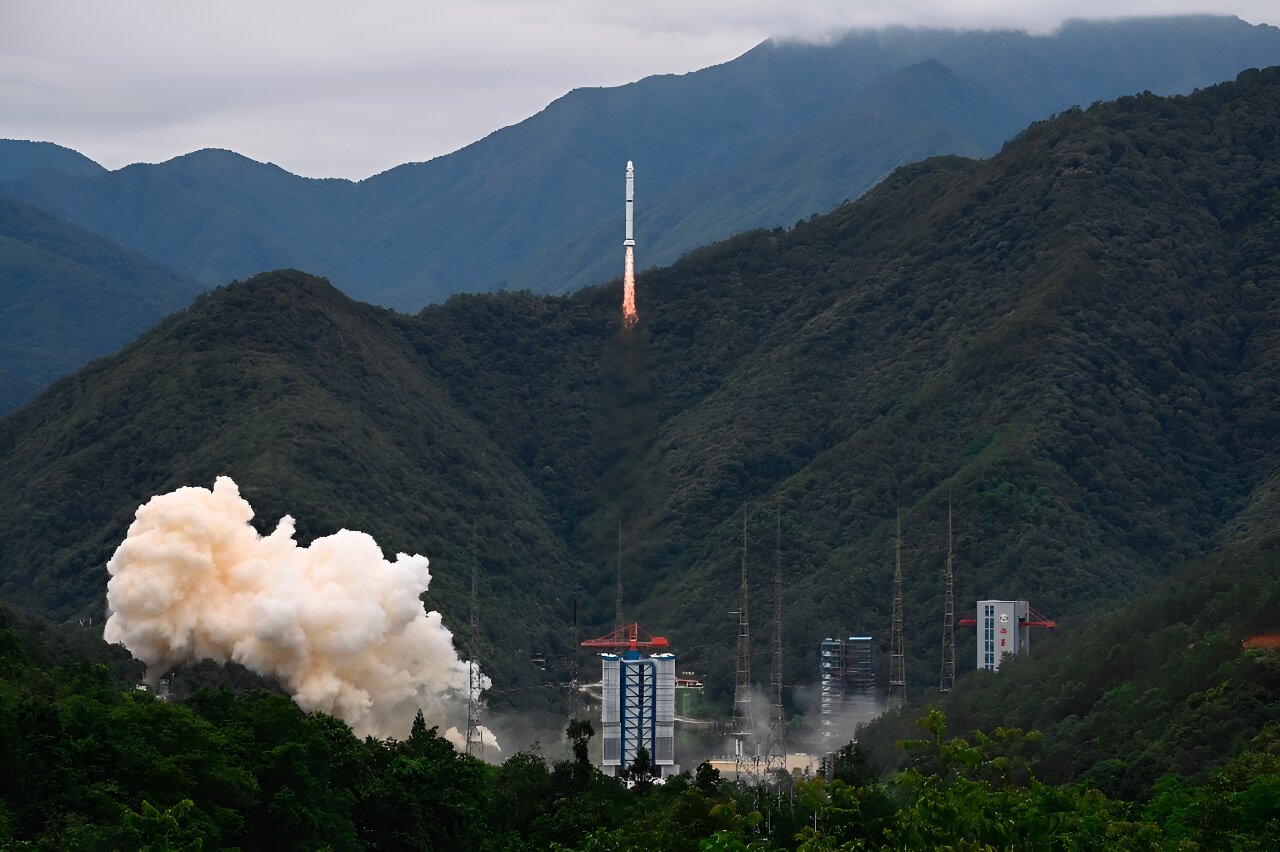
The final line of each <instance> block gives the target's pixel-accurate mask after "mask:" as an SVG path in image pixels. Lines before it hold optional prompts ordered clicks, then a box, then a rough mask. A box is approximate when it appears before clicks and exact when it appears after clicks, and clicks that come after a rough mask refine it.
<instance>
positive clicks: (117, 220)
mask: <svg viewBox="0 0 1280 852" xmlns="http://www.w3.org/2000/svg"><path fill="white" fill-rule="evenodd" d="M929 59H934V60H937V61H939V62H941V63H942V64H943V65H945V66H947V67H948V68H950V69H952V71H953V73H954V74H956V75H957V76H958V77H960V78H962V79H964V80H966V81H967V84H968V85H969V86H971V87H975V88H976V90H978V91H981V92H983V93H985V97H986V100H987V101H989V102H990V103H991V104H997V105H1000V106H1001V107H1002V113H1003V118H1002V121H1001V126H1003V127H1006V128H1007V131H1006V133H1005V136H1006V137H1007V135H1008V134H1011V133H1012V132H1013V131H1015V130H1016V129H1017V128H1019V127H1022V126H1024V125H1025V124H1026V123H1027V122H1028V121H1030V120H1032V119H1035V118H1042V117H1045V116H1047V115H1049V114H1051V113H1053V112H1056V111H1059V110H1061V109H1065V108H1067V107H1068V106H1070V105H1071V104H1073V103H1088V102H1090V101H1092V100H1096V99H1100V98H1105V97H1113V96H1117V95H1121V94H1127V93H1132V92H1135V91H1139V90H1141V89H1144V88H1145V89H1152V90H1154V91H1156V92H1157V93H1160V94H1164V93H1168V92H1171V91H1175V90H1177V89H1186V88H1190V87H1194V86H1196V85H1206V84H1209V83H1214V82H1218V81H1219V80H1221V79H1224V78H1227V77H1230V76H1233V75H1234V74H1235V73H1236V72H1238V71H1239V70H1241V68H1243V67H1247V66H1249V65H1267V64H1273V63H1274V62H1275V61H1280V30H1275V28H1271V27H1265V26H1259V27H1254V26H1251V25H1248V24H1245V23H1244V22H1242V21H1239V20H1238V19H1233V18H1221V17H1217V18H1216V17H1212V16H1199V17H1197V16H1188V17H1184V18H1179V19H1143V20H1134V21H1125V22H1118V23H1117V22H1112V23H1098V22H1094V23H1089V24H1083V23H1081V24H1073V25H1071V26H1068V27H1064V28H1063V29H1062V30H1061V31H1060V32H1059V33H1058V34H1056V35H1053V36H1030V35H1027V34H1025V33H1016V32H1010V33H999V32H996V33H991V32H954V31H941V30H906V29H894V30H885V31H876V32H870V33H868V32H858V33H852V34H849V35H847V36H845V37H844V38H842V39H840V40H838V41H836V42H834V43H833V44H831V45H828V46H825V47H815V46H811V45H796V44H791V43H783V42H773V41H770V42H765V43H763V44H761V45H759V46H757V47H756V48H753V49H752V50H751V51H748V52H747V53H746V54H744V55H743V56H741V57H739V58H738V59H735V60H731V61H729V62H726V63H722V64H721V65H717V66H712V67H710V68H707V69H702V70H700V71H697V72H690V73H689V74H684V75H659V76H655V77H649V78H645V79H644V80H640V81H636V82H634V83H630V84H627V85H624V86H621V87H616V88H609V89H578V90H574V91H573V92H570V93H568V94H566V95H565V96H563V97H561V98H559V99H557V100H556V101H554V102H552V104H550V105H549V106H548V107H547V108H546V109H544V110H542V111H540V112H539V113H538V114H536V115H534V116H531V117H530V118H528V119H526V120H525V121H523V122H520V123H517V124H515V125H512V126H510V127H507V128H503V129H501V130H497V131H494V132H493V133H491V134H489V135H488V136H486V137H485V138H484V139H481V140H478V141H477V142H475V143H472V144H471V145H468V146H466V147H464V148H462V149H460V150H459V151H457V152H454V153H453V154H449V155H445V156H442V157H437V158H433V159H431V160H428V161H426V162H424V163H419V164H406V165H402V166H399V167H396V168H393V169H390V170H388V171H386V172H382V173H380V174H378V175H374V176H371V177H369V178H367V179H365V180H363V181H360V182H359V183H348V182H334V183H328V182H326V181H324V180H321V181H320V182H319V183H314V179H303V178H296V177H294V176H290V178H288V179H284V180H282V181H281V180H276V181H273V182H271V183H269V184H268V185H267V186H264V187H261V188H260V189H258V190H255V192H257V193H258V195H259V196H260V197H258V198H256V199H255V200H253V201H252V202H250V201H249V200H248V199H247V198H244V197H240V198H237V196H238V195H239V196H243V195H244V192H245V190H244V189H241V190H237V191H234V192H233V191H230V190H229V188H228V187H227V186H225V185H219V186H217V187H212V188H210V189H209V190H208V191H207V192H204V193H196V194H193V193H192V191H191V188H190V187H184V186H182V185H181V182H180V181H178V182H175V181H173V180H172V177H173V176H172V174H171V172H173V167H172V165H171V164H172V163H173V162H174V161H173V160H171V161H168V163H166V164H161V165H159V166H148V167H145V168H144V169H143V170H144V171H146V172H147V173H148V174H154V175H155V180H154V181H151V180H147V181H142V180H141V179H140V178H139V177H138V176H137V175H136V174H134V173H132V172H131V173H130V174H128V175H121V174H120V173H118V172H110V173H106V174H105V175H101V176H99V177H97V178H93V179H92V180H85V179H81V178H74V177H71V176H67V175H62V176H52V177H50V176H45V177H44V178H41V179H36V178H34V177H28V178H27V179H25V180H18V181H12V180H10V181H7V182H5V183H4V186H3V187H0V188H2V189H4V190H5V191H8V192H10V193H11V194H15V195H18V196H20V197H22V198H24V199H25V200H27V201H28V202H30V203H34V204H36V205H37V206H40V207H42V208H44V209H46V210H48V211H49V212H51V213H54V214H55V215H58V216H61V217H62V218H65V219H67V220H68V221H71V222H72V223H74V224H76V225H78V226H80V227H87V228H90V229H91V230H96V231H98V232H100V233H102V234H104V235H105V236H108V237H110V238H112V239H115V240H117V241H119V242H122V243H124V244H126V245H129V246H131V247H133V248H135V249H137V250H140V251H142V252H143V253H145V254H147V255H148V256H150V257H152V258H154V259H156V260H158V261H159V262H161V263H163V264H165V265H169V266H173V267H175V268H177V269H179V271H182V272H184V273H186V274H188V275H190V276H192V277H194V278H196V279H198V280H200V281H202V282H204V283H205V284H206V285H209V284H213V283H218V282H221V281H225V280H228V279H230V278H240V277H246V276H248V275H251V274H253V273H256V272H258V271H261V270H262V269H263V268H270V267H282V266H292V267H297V268H304V269H308V270H309V271H311V272H313V273H318V274H324V275H327V276H329V277H330V278H331V279H332V280H334V281H335V282H337V283H338V284H339V285H340V286H341V287H343V288H347V289H349V290H350V292H351V293H352V295H354V296H357V297H358V298H362V299H366V300H370V301H375V302H379V303H384V304H389V305H391V306H393V307H398V308H402V309H416V308H418V307H421V306H422V305H423V304H425V303H429V302H434V301H439V300H441V299H443V298H445V297H447V296H448V295H449V294H450V293H453V292H459V291H467V290H490V289H503V288H505V289H521V288H529V289H534V290H536V291H539V292H566V291H570V290H573V289H576V288H578V287H580V286H583V285H585V284H589V283H595V282H598V281H601V280H605V279H608V278H611V277H613V275H614V274H616V272H615V267H616V258H615V257H614V255H615V254H616V252H613V251H611V250H612V249H614V248H616V242H617V239H616V237H617V235H616V233H611V232H609V230H608V229H607V228H605V227H603V226H601V225H600V223H601V222H604V221H607V219H609V218H611V214H612V213H613V212H614V211H615V210H616V207H615V205H616V204H617V199H616V194H615V192H616V191H615V189H611V187H616V186H617V185H618V183H620V177H619V175H618V171H619V170H620V166H618V165H617V164H621V163H624V162H625V161H626V160H627V159H633V160H635V161H636V162H637V163H638V164H639V166H640V183H639V187H640V207H639V217H640V218H639V221H638V225H639V226H640V234H641V237H642V246H643V251H642V252H641V263H642V264H650V263H657V264H663V263H670V262H672V261H674V260H675V259H676V258H677V257H678V256H679V255H680V254H682V253H683V252H684V251H686V250H688V249H689V248H690V247H692V246H696V245H699V244H702V243H706V242H709V241H711V240H714V239H719V238H723V237H726V236H728V235H730V234H732V233H735V232H737V231H741V230H745V229H747V228H750V227H755V226H769V227H771V226H775V225H787V224H791V223H792V222H794V221H796V219H797V218H803V217H805V216H808V215H810V214H812V213H816V212H821V211H825V210H827V209H830V208H831V207H832V206H834V204H836V203H838V202H839V201H840V200H842V199H843V198H846V197H856V195H857V194H858V193H860V192H861V191H862V189H864V188H865V187H866V186H868V185H870V184H871V183H873V182H874V181H875V180H877V179H879V177H881V176H882V175H883V174H884V173H886V172H887V170H888V169H890V168H892V167H893V166H896V165H900V164H901V162H900V161H899V162H892V161H889V160H884V161H882V162H875V163H871V164H868V165H867V166H866V167H865V168H864V167H863V166H862V165H861V164H860V163H859V162H858V158H857V152H856V151H854V152H853V154H854V156H853V157H852V159H849V160H848V162H843V161H841V160H840V159H839V158H836V159H835V160H834V161H829V162H828V165H827V168H826V169H825V171H824V173H825V174H827V175H829V183H830V184H831V187H832V188H830V189H828V191H827V192H826V193H820V194H816V195H815V194H814V192H813V191H811V192H809V193H808V194H801V195H799V196H794V197H791V199H790V201H787V202H775V204H776V205H777V206H776V209H775V208H773V207H769V206H768V205H761V204H756V205H746V206H743V205H740V204H737V203H735V200H734V199H733V198H732V195H731V194H732V193H733V192H734V191H737V190H738V189H739V185H740V184H742V182H743V181H744V180H748V179H750V180H751V181H755V182H758V183H759V184H760V186H759V188H758V189H757V190H756V191H757V192H758V193H760V194H761V195H762V197H766V198H768V197H773V195H779V196H781V197H783V198H786V197H787V190H788V186H787V184H786V180H787V176H786V175H784V176H782V177H781V178H779V180H780V181H781V182H782V183H781V184H779V183H770V182H769V181H770V180H771V176H769V175H759V174H757V175H752V174H751V173H749V172H741V173H740V172H737V170H736V169H737V167H738V166H742V165H745V164H746V163H748V162H749V161H750V159H751V158H752V157H753V156H758V155H760V154H762V153H763V152H764V150H765V149H766V148H768V147H769V146H775V147H777V146H782V147H785V148H787V151H786V152H784V151H783V150H781V148H779V150H778V151H777V153H776V155H775V159H784V160H785V159H787V158H788V157H789V158H790V159H793V160H796V161H799V162H803V161H804V160H805V159H806V154H807V151H808V148H809V146H810V145H811V142H812V140H811V138H809V137H805V136H803V135H801V136H799V137H796V138H794V139H793V141H792V144H791V145H790V146H789V147H788V146H786V145H785V140H786V139H788V138H789V137H791V136H792V135H793V134H795V133H796V132H797V131H799V130H801V129H802V128H803V126H804V125H806V124H808V123H810V122H812V121H813V120H814V119H816V118H818V117H819V116H822V115H830V114H832V113H833V111H834V110H837V109H839V108H840V106H841V104H842V103H843V100H844V98H843V97H842V94H847V92H848V91H858V90H864V89H867V88H868V87H872V86H874V85H875V83H876V81H877V80H881V79H884V78H887V77H889V76H891V75H892V74H894V73H895V72H897V71H900V70H901V69H902V68H905V67H907V66H910V65H913V64H916V63H918V62H922V61H926V60H929ZM1108 75H1110V76H1108ZM952 112H954V109H953V110H952ZM854 119H856V121H855V125H856V123H857V122H858V121H862V120H863V119H861V118H859V117H858V116H855V117H854ZM899 120H900V121H902V122H903V124H902V127H903V128H904V130H905V129H908V128H910V129H912V130H913V132H914V131H920V132H921V134H922V135H921V136H920V137H919V138H917V139H915V142H914V147H912V146H911V145H908V146H906V147H907V148H908V149H909V150H911V156H924V155H934V154H943V153H972V151H971V150H964V151H957V150H954V149H955V148H957V147H958V145H959V144H960V143H958V142H957V140H956V138H955V136H954V134H953V133H951V132H948V133H941V134H939V133H938V132H936V130H935V131H931V130H929V128H928V127H927V126H926V127H925V128H923V129H922V128H919V127H915V128H911V126H910V124H909V123H908V122H905V118H901V117H900V119H899ZM841 126H842V127H843V128H844V129H845V131H846V132H849V131H853V130H856V126H854V127H850V126H849V125H848V124H845V125H841ZM836 135H838V132H837V134H836ZM853 135H854V136H855V138H856V136H857V134H856V133H854V134H853ZM982 144H983V145H984V148H985V150H984V151H983V153H987V154H990V153H994V150H995V145H990V146H987V145H986V142H985V141H984V142H983V143H982ZM788 152H789V153H788ZM125 171H128V170H125ZM712 175H719V176H720V178H721V179H720V180H718V181H716V180H712V179H711V177H710V176H712ZM694 176H697V177H698V178H700V179H702V180H704V183H702V184H701V186H700V191H695V189H694V188H693V187H692V186H691V187H689V188H688V189H687V190H686V191H685V192H684V193H683V194H682V195H681V196H680V199H679V200H680V201H681V203H675V202H674V201H673V203H671V204H670V205H667V206H665V207H662V208H661V213H659V211H658V209H655V208H653V207H647V206H646V204H648V203H649V202H650V201H651V200H659V199H660V197H661V196H662V195H663V193H664V192H665V191H666V190H667V189H669V188H674V187H676V186H677V185H678V184H680V183H681V182H683V181H685V180H687V179H688V178H691V177H694ZM241 181H242V182H247V181H248V178H247V177H242V178H241ZM225 183H226V182H225V181H223V182H222V184H225ZM709 187H710V188H712V189H714V194H713V195H712V196H711V197H707V189H708V188H709ZM121 199H132V201H131V203H122V202H121ZM693 199H696V200H698V201H700V202H701V203H700V204H696V205H695V206H694V207H693V208H690V207H689V206H688V205H689V204H690V203H691V200H693ZM698 207H707V208H711V209H714V210H716V211H717V213H716V214H715V215H704V216H702V217H701V218H698V219H697V220H696V222H695V221H694V220H691V219H690V218H689V210H690V209H695V210H696V209H697V208H698ZM194 211H198V212H199V215H193V212H194ZM754 217H762V218H754ZM549 221H554V222H556V223H557V226H556V227H555V228H553V229H548V228H547V222H549ZM169 234H174V235H180V236H181V239H180V240H176V241H175V240H174V239H173V238H171V237H170V236H167V235H169ZM482 242H483V243H487V244H488V250H487V251H486V252H484V253H483V256H481V255H480V253H478V252H476V251H474V249H473V248H472V247H474V246H476V245H480V244H481V243H482ZM566 257H570V258H572V259H573V262H572V263H571V264H570V266H571V269H572V271H571V273H570V274H568V275H566V274H565V273H564V271H563V266H561V263H562V261H563V260H564V259H565V258H566Z"/></svg>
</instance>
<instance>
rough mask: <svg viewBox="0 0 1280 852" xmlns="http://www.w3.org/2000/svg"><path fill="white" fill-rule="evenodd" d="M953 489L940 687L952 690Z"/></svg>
mask: <svg viewBox="0 0 1280 852" xmlns="http://www.w3.org/2000/svg"><path fill="white" fill-rule="evenodd" d="M951 521H952V503H951V491H950V490H948V491H947V588H946V592H945V594H944V596H943V600H942V676H941V678H940V679H939V681H938V689H939V690H940V691H942V692H950V691H951V688H952V687H953V686H955V685H956V597H955V565H954V560H953V558H952V556H953V548H952V535H951V530H952V523H951Z"/></svg>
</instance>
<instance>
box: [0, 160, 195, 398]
mask: <svg viewBox="0 0 1280 852" xmlns="http://www.w3.org/2000/svg"><path fill="white" fill-rule="evenodd" d="M50 147H52V146H50ZM61 150H62V153H64V154H69V153H71V152H66V151H65V149H61ZM202 289H203V288H202V287H201V286H200V285H199V284H197V283H196V282H194V281H192V280H191V279H188V278H186V277H184V276H181V275H178V274H177V273H174V272H171V271H169V270H167V269H162V268H160V267H158V266H156V265H155V264H154V263H152V262H151V261H149V260H147V259H146V258H145V257H143V256H142V255H140V254H139V253H138V252H136V251H133V250H131V249H126V248H124V247H122V246H120V245H117V244H115V243H112V242H111V241H110V240H107V239H104V238H102V237H100V236H98V235H96V234H91V233H89V232H87V231H83V230H81V229H79V228H76V227H73V226H71V225H68V224H67V223H65V222H62V221H59V220H58V219H55V218H54V217H52V216H50V215H48V214H47V213H43V212H41V211H40V210H37V209H36V208H34V207H32V206H30V205H29V204H24V203H22V202H20V201H17V200H15V199H12V198H7V197H4V196H0V414H3V413H4V412H7V411H10V410H11V409H13V408H16V407H17V406H18V405H20V404H21V403H23V402H25V401H27V400H28V399H30V398H31V397H33V396H35V395H36V394H37V393H38V392H39V391H40V390H42V389H43V388H44V387H45V386H46V385H48V384H49V382H51V381H53V380H54V379H55V378H57V377H58V376H60V375H64V374H66V373H70V372H72V371H74V370H75V369H77V368H78V367H80V366H81V365H83V364H84V363H85V362H86V361H89V360H91V359H93V358H96V357H98V356H100V355H106V354H109V353H111V352H114V351H115V350H117V349H119V348H120V347H121V346H123V345H124V344H126V343H128V342H129V341H130V340H132V339H133V338H135V337H137V336H138V334H140V333H141V332H142V331H144V330H146V329H147V328H149V327H151V326H152V325H154V324H155V323H156V322H158V321H159V320H160V319H161V318H162V317H164V316H166V315H167V314H169V313H172V312H173V311H175V310H177V309H178V308H181V307H184V306H186V305H187V304H189V303H190V302H191V300H192V299H194V298H195V297H196V294H197V293H199V292H200V291H201V290H202Z"/></svg>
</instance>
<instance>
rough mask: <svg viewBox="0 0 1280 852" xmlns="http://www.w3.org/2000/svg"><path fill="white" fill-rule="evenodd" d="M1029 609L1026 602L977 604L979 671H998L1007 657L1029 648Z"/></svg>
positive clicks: (983, 602)
mask: <svg viewBox="0 0 1280 852" xmlns="http://www.w3.org/2000/svg"><path fill="white" fill-rule="evenodd" d="M1030 609H1031V608H1030V607H1029V606H1028V605H1027V602H1026V601H978V617H977V619H976V620H977V626H978V660H977V662H978V668H979V669H986V670H987V671H992V672H995V671H999V670H1000V663H1001V661H1002V660H1004V658H1005V657H1006V656H1017V655H1019V654H1025V653H1027V651H1028V650H1030V648H1031V625H1030V624H1029V623H1028V621H1029V615H1030Z"/></svg>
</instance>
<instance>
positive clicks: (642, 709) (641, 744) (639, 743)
mask: <svg viewBox="0 0 1280 852" xmlns="http://www.w3.org/2000/svg"><path fill="white" fill-rule="evenodd" d="M620 662H621V666H620V668H621V671H620V672H619V675H620V676H619V678H618V690H619V696H618V697H619V701H618V707H619V710H620V716H621V718H620V722H621V729H622V730H621V734H622V766H623V767H624V768H625V767H628V766H630V765H631V764H632V763H634V762H635V759H636V754H637V753H638V752H639V751H640V749H641V748H644V749H645V750H646V751H648V752H649V760H650V761H651V762H654V763H656V762H657V758H658V755H657V751H656V749H655V748H654V746H655V743H656V739H657V719H658V717H657V712H656V711H657V703H658V701H657V698H658V677H657V666H656V665H655V664H654V661H653V660H651V659H650V660H646V659H641V658H640V654H639V653H637V652H636V651H628V652H627V653H626V655H625V656H624V657H623V659H622V660H621V661H620Z"/></svg>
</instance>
